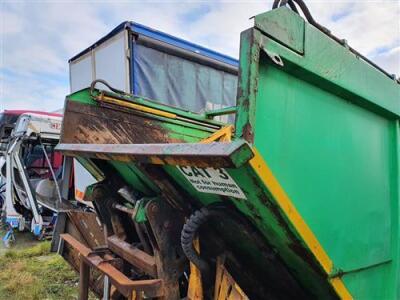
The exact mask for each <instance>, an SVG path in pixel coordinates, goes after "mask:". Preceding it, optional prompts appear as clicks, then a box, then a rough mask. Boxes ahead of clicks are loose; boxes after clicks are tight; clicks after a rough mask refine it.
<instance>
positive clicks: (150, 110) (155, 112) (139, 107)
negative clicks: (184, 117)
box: [96, 94, 176, 119]
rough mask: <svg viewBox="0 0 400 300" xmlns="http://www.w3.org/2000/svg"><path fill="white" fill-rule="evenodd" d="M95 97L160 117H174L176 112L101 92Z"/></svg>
mask: <svg viewBox="0 0 400 300" xmlns="http://www.w3.org/2000/svg"><path fill="white" fill-rule="evenodd" d="M96 99H97V101H101V102H105V103H110V104H114V105H118V106H122V107H126V108H131V109H134V110H138V111H141V112H145V113H149V114H153V115H157V116H161V117H165V118H169V119H176V114H173V113H169V112H166V111H162V110H159V109H155V108H151V107H147V106H144V105H140V104H136V103H132V102H127V101H123V100H119V99H115V98H112V97H108V96H104V95H103V94H101V95H100V96H99V97H97V98H96Z"/></svg>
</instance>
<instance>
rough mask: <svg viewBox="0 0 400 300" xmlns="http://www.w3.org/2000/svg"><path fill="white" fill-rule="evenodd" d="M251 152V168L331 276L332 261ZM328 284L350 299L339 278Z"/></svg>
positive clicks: (279, 187)
mask: <svg viewBox="0 0 400 300" xmlns="http://www.w3.org/2000/svg"><path fill="white" fill-rule="evenodd" d="M252 150H253V153H254V157H253V158H252V159H251V160H250V165H251V167H252V168H253V169H254V171H255V172H256V173H257V175H258V176H259V177H260V179H261V180H262V182H263V183H264V184H265V186H266V187H267V188H268V190H269V191H270V192H271V194H272V196H273V197H274V199H275V200H276V201H277V203H278V205H279V206H280V207H281V209H282V210H283V212H284V213H285V214H286V216H287V217H288V219H289V220H290V221H291V222H292V224H293V226H294V227H295V228H296V230H297V232H298V234H299V235H300V236H301V238H302V239H303V240H304V242H305V243H306V245H307V247H308V248H309V249H310V251H311V252H312V253H313V255H314V256H315V257H316V259H317V260H318V262H319V263H320V265H321V266H322V268H323V269H324V271H325V272H326V273H327V274H328V275H329V274H331V273H332V271H333V263H332V260H331V259H330V258H329V256H328V254H327V253H326V252H325V250H324V249H323V248H322V246H321V244H320V243H319V241H318V239H317V238H316V236H315V235H314V233H313V232H312V231H311V229H310V228H309V227H308V225H307V224H306V222H305V221H304V220H303V218H302V217H301V215H300V213H299V212H298V211H297V209H296V207H295V206H294V205H293V203H292V201H291V200H290V199H289V197H288V195H287V194H286V193H285V191H284V189H283V188H282V187H281V185H280V184H279V182H278V180H277V179H276V178H275V176H274V175H273V173H272V171H271V169H270V168H269V167H268V165H267V163H266V162H265V161H264V159H263V157H262V156H261V154H260V153H259V152H258V150H257V149H256V148H254V147H253V149H252ZM329 282H330V284H331V285H332V287H333V288H334V290H335V291H336V293H337V294H338V296H339V297H340V298H341V299H346V300H347V299H352V296H351V294H350V293H349V291H348V290H347V288H346V287H345V285H344V283H343V281H342V279H341V278H340V277H334V278H331V279H329Z"/></svg>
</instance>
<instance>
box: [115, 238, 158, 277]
mask: <svg viewBox="0 0 400 300" xmlns="http://www.w3.org/2000/svg"><path fill="white" fill-rule="evenodd" d="M107 241H108V247H109V248H110V250H111V251H112V252H114V253H116V254H117V255H118V256H120V257H122V258H123V259H124V260H126V261H127V262H129V263H130V264H132V265H133V266H135V267H137V268H139V269H140V270H141V271H143V272H145V273H146V274H148V275H150V276H151V277H153V278H156V277H157V266H156V261H155V259H154V257H153V256H151V255H149V254H147V253H146V252H144V251H142V250H140V249H138V248H136V247H133V246H132V245H131V244H129V243H127V242H125V241H123V240H121V239H119V238H118V237H117V236H115V235H113V236H110V237H108V239H107Z"/></svg>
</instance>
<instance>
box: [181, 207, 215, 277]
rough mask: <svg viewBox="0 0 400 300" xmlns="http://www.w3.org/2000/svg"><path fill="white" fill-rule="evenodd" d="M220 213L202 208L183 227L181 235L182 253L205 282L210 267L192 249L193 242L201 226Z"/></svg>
mask: <svg viewBox="0 0 400 300" xmlns="http://www.w3.org/2000/svg"><path fill="white" fill-rule="evenodd" d="M220 213H221V212H219V211H217V210H212V209H209V208H207V207H203V208H201V209H199V210H197V211H195V212H194V213H193V214H192V215H191V216H190V217H189V219H188V220H187V221H186V223H185V225H184V226H183V229H182V233H181V245H182V249H183V252H184V253H185V255H186V257H187V258H188V260H190V261H191V262H192V263H193V264H194V265H195V266H196V267H197V268H198V269H199V270H200V271H201V273H202V275H203V278H204V279H206V280H207V278H209V275H210V266H209V265H208V263H207V261H206V260H204V259H203V258H202V257H200V255H199V253H197V251H196V249H194V247H193V240H194V239H195V237H196V235H197V232H198V230H199V228H200V226H201V225H203V224H204V223H206V222H207V221H208V220H209V219H210V218H211V217H213V216H217V215H220Z"/></svg>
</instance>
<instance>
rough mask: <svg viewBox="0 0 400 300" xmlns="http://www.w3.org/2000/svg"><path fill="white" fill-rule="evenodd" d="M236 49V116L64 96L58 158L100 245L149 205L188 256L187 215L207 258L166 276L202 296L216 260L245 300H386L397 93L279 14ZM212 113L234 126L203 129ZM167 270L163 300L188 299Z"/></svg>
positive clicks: (360, 62)
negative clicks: (89, 181)
mask: <svg viewBox="0 0 400 300" xmlns="http://www.w3.org/2000/svg"><path fill="white" fill-rule="evenodd" d="M240 43H241V44H240V61H239V76H238V87H237V100H236V106H235V107H233V108H225V109H220V110H218V111H212V112H205V113H194V112H190V111H185V110H182V109H179V108H177V107H172V106H167V105H165V104H160V102H163V101H158V100H157V99H153V100H148V99H145V98H142V97H139V96H133V95H129V94H125V93H122V92H119V91H116V90H114V91H110V90H99V89H97V87H100V84H98V85H93V86H92V88H87V89H83V90H80V91H77V92H75V93H73V94H71V95H69V96H67V98H66V104H65V113H64V119H63V129H62V135H61V140H60V144H59V146H58V150H60V151H62V152H63V153H64V154H65V155H69V156H74V157H76V158H78V160H79V161H80V162H81V163H82V164H83V165H84V166H85V167H86V168H87V169H88V170H89V172H90V173H91V174H92V175H93V176H94V177H95V178H96V179H97V180H98V183H97V184H95V185H94V186H92V189H88V190H87V191H86V196H87V198H88V199H90V200H92V201H93V203H94V206H95V207H96V212H97V215H98V216H99V218H100V220H101V221H102V223H103V224H105V225H104V226H105V227H106V228H108V229H107V230H106V232H107V234H108V236H111V235H112V236H119V239H121V240H124V241H125V242H128V243H131V244H132V243H133V242H134V240H135V239H136V236H133V235H132V234H130V233H129V232H130V231H135V230H136V229H135V228H136V227H137V226H136V225H135V224H146V223H147V222H150V223H151V222H152V217H154V216H152V210H151V207H150V206H149V205H150V204H153V202H154V203H157V204H159V205H160V206H161V207H163V205H167V206H168V209H167V211H168V212H169V215H168V217H166V218H167V219H168V218H171V220H169V222H175V221H176V222H177V225H176V226H177V227H178V229H177V231H176V232H177V234H178V233H179V235H178V236H175V237H174V236H173V237H171V240H170V243H173V241H175V242H176V244H174V247H177V249H178V248H179V251H182V249H181V243H182V246H183V252H184V254H186V256H187V252H188V251H189V250H191V251H193V249H189V250H187V249H185V241H184V239H185V238H187V236H184V234H183V233H182V235H181V231H182V226H183V224H184V223H186V224H187V223H188V222H189V221H191V220H193V218H192V217H190V216H191V215H192V216H193V214H194V213H195V212H196V211H200V213H199V214H201V213H204V214H210V215H211V217H210V218H209V219H208V217H207V221H205V222H204V224H203V223H202V224H201V225H202V227H201V228H200V229H198V231H196V235H195V236H197V237H198V241H199V243H200V248H198V247H197V248H196V247H195V248H196V249H197V252H199V251H200V255H202V254H204V256H203V255H202V256H203V257H202V258H199V257H195V258H194V259H191V257H190V256H188V258H189V259H188V260H187V259H185V262H183V267H179V268H178V267H177V268H176V270H178V271H177V272H178V273H179V272H181V273H180V274H183V273H185V274H190V278H191V276H192V274H194V272H193V271H188V266H187V264H188V263H189V262H192V263H193V264H194V265H195V266H197V268H198V269H199V270H200V271H201V274H202V276H201V280H202V284H201V285H202V287H203V293H204V297H205V298H207V297H211V296H209V295H207V290H208V289H209V287H210V286H211V287H212V289H213V290H214V293H213V295H214V296H213V297H214V299H221V298H218V291H220V289H219V290H218V291H217V287H220V286H219V285H218V283H217V279H215V277H218V276H215V275H213V274H214V272H213V270H214V269H215V268H216V267H215V265H216V264H217V262H218V259H216V258H217V257H221V255H223V256H224V257H225V258H226V264H225V267H226V269H227V270H228V272H229V273H230V277H231V278H233V280H234V281H235V282H236V283H237V285H238V286H240V288H241V290H242V292H243V293H244V294H245V295H246V297H248V298H250V299H257V298H258V299H263V298H264V297H270V298H273V299H275V298H277V299H278V298H279V299H281V298H283V299H284V298H286V299H287V298H294V297H296V298H319V299H325V298H342V299H351V298H355V299H398V298H399V297H400V290H399V287H400V284H399V282H400V281H399V272H400V268H399V254H400V248H399V240H400V233H399V225H400V223H399V203H400V195H399V193H400V191H399V183H400V181H399V171H400V164H399V154H400V152H399V151H400V150H399V137H400V135H399V116H400V85H399V83H398V82H397V81H396V80H395V79H394V78H391V77H390V76H388V75H387V74H385V73H384V72H382V70H379V69H377V68H376V67H375V66H374V65H372V64H371V63H370V62H368V61H367V60H365V59H364V58H363V57H360V56H359V55H357V52H355V51H352V49H351V48H349V47H348V46H347V45H346V44H341V43H338V41H336V40H334V39H333V38H332V37H331V36H329V35H328V34H327V33H326V32H323V31H321V30H320V29H319V28H317V27H316V26H314V25H312V24H309V23H308V22H307V21H305V20H304V19H303V18H301V17H300V16H299V15H298V14H297V13H296V12H294V11H292V10H291V9H288V8H286V7H280V8H277V9H274V10H271V11H269V12H266V13H263V14H260V15H257V16H255V18H254V26H253V27H252V28H250V29H248V30H246V31H244V32H243V33H242V34H241V42H240ZM183 101H184V100H183ZM225 114H230V115H233V116H234V117H235V122H234V124H229V123H223V122H220V121H215V120H214V119H213V117H215V116H220V115H225ZM123 187H128V189H129V190H130V191H132V195H134V196H135V197H134V198H137V199H141V201H140V203H139V202H137V201H133V202H132V203H130V204H129V203H128V202H129V201H127V200H126V198H124V197H121V196H120V194H119V193H118V189H120V188H123ZM99 190H101V191H102V192H99ZM104 194H107V195H114V196H112V197H111V196H109V198H107V199H113V200H112V201H111V200H110V201H111V202H113V203H109V202H110V201H108V202H107V201H105V200H104V199H105V198H104V197H105V196H104ZM102 197H103V198H102ZM106 202H107V203H106ZM138 203H139V204H138ZM160 203H162V204H160ZM116 204H118V205H119V206H124V207H125V208H127V209H128V210H129V209H130V210H132V211H131V213H132V214H131V215H132V217H131V218H129V220H127V219H126V217H121V216H119V214H123V212H122V211H121V209H119V210H118V209H116V208H115V207H116ZM119 206H118V208H121V207H119ZM104 207H111V208H110V209H104ZM204 208H205V209H204ZM202 209H203V210H202ZM207 209H208V210H207ZM205 212H206V213H205ZM207 216H208V215H207ZM118 218H120V220H119V221H118V222H117V221H115V220H116V219H118ZM160 218H161V217H160ZM178 220H179V221H178ZM194 223H196V221H194ZM197 223H201V222H200V221H197ZM118 224H119V225H118ZM121 224H122V225H121ZM168 224H169V223H168ZM118 226H120V227H121V228H123V229H121V230H120V231H121V232H122V233H121V232H119V231H118V229H117V227H118ZM135 226H136V227H135ZM152 228H153V230H154V227H152ZM196 229H197V228H196ZM107 234H106V235H107ZM180 239H181V242H179V240H180ZM106 240H107V237H106ZM156 240H157V237H156ZM193 241H194V239H193ZM193 241H190V242H193ZM105 243H107V242H105ZM150 245H153V246H154V244H153V243H151V242H150ZM158 245H160V243H158ZM150 248H151V247H150ZM143 249H146V248H145V247H144V248H143ZM143 249H142V250H143ZM196 249H195V250H196ZM143 251H145V252H146V250H143ZM179 251H178V252H179ZM148 252H149V253H150V254H151V255H154V256H156V257H157V255H159V257H161V258H160V259H161V261H162V260H163V257H164V256H163V254H162V250H160V249H158V250H157V251H155V250H154V248H153V250H148ZM160 253H161V254H160ZM195 254H196V253H195ZM120 256H121V255H120ZM197 256H198V253H197ZM183 257H185V256H183ZM164 258H165V257H164ZM197 259H199V260H201V262H200V263H199V262H198V261H197ZM156 261H157V260H156ZM202 263H205V264H206V265H208V267H205V266H204V265H202ZM185 264H186V265H185ZM161 265H162V263H161ZM172 265H173V264H172ZM165 266H166V264H164V269H163V267H160V265H158V266H157V268H158V269H157V270H158V271H157V274H156V275H157V276H155V275H153V276H152V277H151V276H150V277H149V278H153V279H154V278H160V279H161V280H163V282H164V285H163V287H164V290H163V292H161V294H162V295H163V296H164V297H166V299H172V298H174V297H177V295H178V294H179V295H180V296H181V297H183V296H185V295H182V287H180V288H178V286H179V283H177V282H178V281H179V280H178V278H180V277H179V276H178V275H179V274H178V275H176V274H175V275H174V276H170V274H166V273H168V272H166V271H165V268H166V267H165ZM170 266H171V265H169V268H170ZM207 268H208V269H207ZM172 269H174V268H172ZM172 269H171V270H172ZM210 269H211V270H212V271H210ZM217 269H218V268H217ZM174 270H175V269H174ZM190 270H193V269H192V268H191V269H190ZM206 272H209V273H211V274H212V275H211V276H209V277H211V278H213V279H212V280H209V279H207V278H208V277H207V276H208V274H206ZM193 276H194V275H193ZM214 279H215V280H214ZM188 281H189V284H188V289H187V293H188V294H190V293H192V292H193V291H194V290H196V288H197V289H200V290H201V288H199V287H196V286H195V285H194V284H193V283H192V282H190V280H188ZM209 281H212V282H216V283H215V284H213V283H212V284H211V285H210V283H209ZM166 282H168V283H169V284H166ZM174 289H175V290H174ZM172 290H174V291H172ZM177 290H179V291H180V292H179V291H177ZM161 294H160V295H161ZM168 295H169V296H168ZM243 297H244V296H243ZM200 298H201V297H200ZM192 299H199V298H196V297H192ZM237 299H239V298H237ZM240 299H242V298H240ZM264 299H265V298H264Z"/></svg>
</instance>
